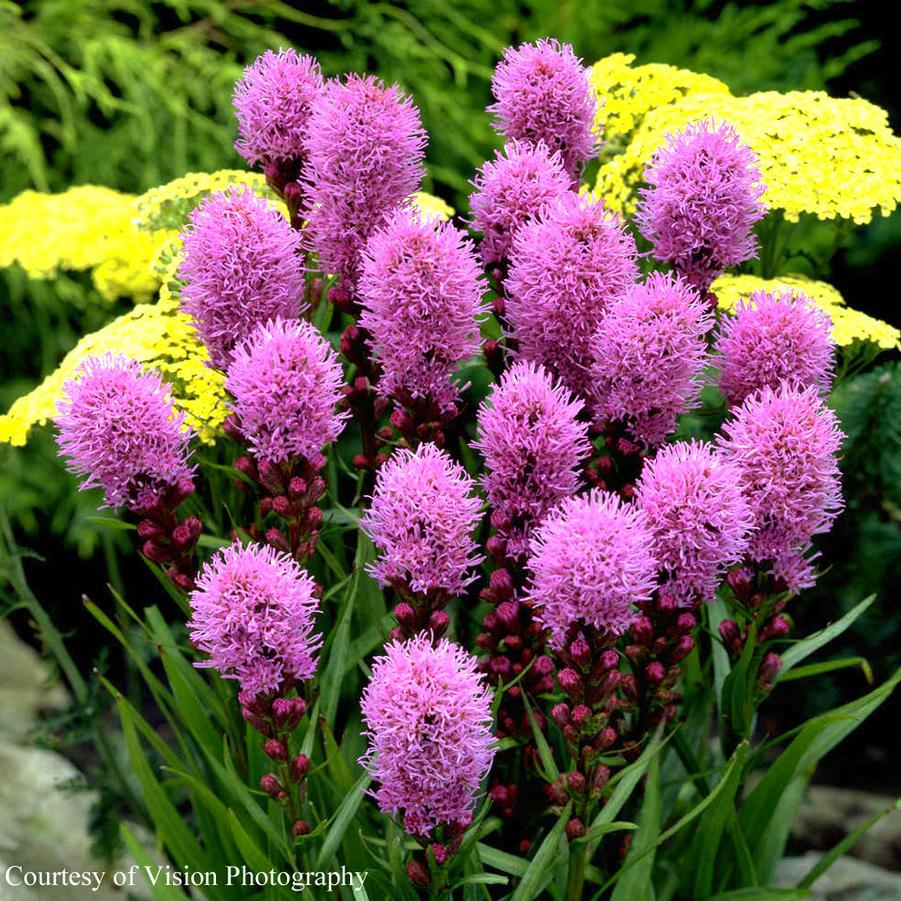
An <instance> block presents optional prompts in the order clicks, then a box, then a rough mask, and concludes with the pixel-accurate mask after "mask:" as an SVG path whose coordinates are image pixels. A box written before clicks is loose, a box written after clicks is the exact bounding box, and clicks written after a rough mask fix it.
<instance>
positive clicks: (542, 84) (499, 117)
mask: <svg viewBox="0 0 901 901" xmlns="http://www.w3.org/2000/svg"><path fill="white" fill-rule="evenodd" d="M491 93H492V94H493V95H494V98H495V103H494V104H492V105H491V106H489V107H488V112H490V113H494V115H495V118H496V122H495V128H496V129H497V131H499V132H500V133H501V134H502V135H504V136H505V137H508V138H517V139H519V140H522V141H528V142H529V143H530V144H537V143H538V142H539V141H543V142H544V144H546V145H547V147H548V148H550V150H552V151H554V150H557V151H559V152H560V156H561V158H562V161H563V166H564V168H565V169H566V171H567V172H568V173H569V176H570V178H571V179H572V180H575V179H576V178H577V177H578V174H579V171H580V169H581V167H582V165H583V164H584V163H585V162H587V161H588V160H590V159H591V158H592V157H594V156H596V155H597V152H598V132H597V129H596V127H595V115H596V113H597V108H598V100H597V97H596V96H595V94H594V89H593V88H592V86H591V81H590V79H589V77H588V70H587V69H586V68H585V66H583V65H582V60H580V59H579V58H578V57H577V56H576V55H575V53H574V52H573V48H572V46H571V45H570V44H561V43H559V42H558V41H555V40H553V39H552V38H551V39H546V40H540V41H536V42H535V43H534V44H521V45H520V46H519V47H508V48H507V51H506V52H505V53H504V58H503V59H502V60H501V62H500V63H498V66H497V68H496V69H495V72H494V78H493V79H492V80H491Z"/></svg>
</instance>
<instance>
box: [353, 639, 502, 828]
mask: <svg viewBox="0 0 901 901" xmlns="http://www.w3.org/2000/svg"><path fill="white" fill-rule="evenodd" d="M477 665H478V664H477V661H476V658H475V657H473V656H472V655H471V654H469V653H467V652H466V651H465V650H464V649H463V648H461V647H460V646H459V645H457V644H454V643H453V642H450V641H444V640H443V641H439V642H437V643H436V644H433V643H432V641H431V639H430V638H429V637H427V636H422V635H420V636H416V637H414V638H412V639H410V640H409V641H405V642H399V641H393V642H391V643H390V644H388V645H387V646H386V647H385V653H384V655H383V656H381V657H377V658H376V659H375V661H374V663H373V666H372V679H371V680H370V682H369V685H367V686H366V688H365V689H364V691H363V698H362V701H361V704H360V708H361V710H362V713H363V722H364V724H365V731H364V735H365V736H366V738H367V739H368V743H369V747H368V749H367V752H366V754H365V755H364V756H363V757H362V758H361V760H360V763H361V764H363V766H365V767H366V769H368V770H369V772H370V773H371V774H372V776H373V778H374V779H375V780H376V781H377V782H378V783H379V785H378V789H377V790H376V794H375V797H376V800H377V801H378V805H379V808H380V809H381V810H383V811H385V812H386V813H390V814H392V815H395V816H396V815H397V814H399V813H401V812H402V813H403V821H404V829H405V830H406V831H407V832H408V833H409V834H410V835H416V836H428V835H429V833H430V832H431V831H432V829H434V828H435V827H436V826H445V825H449V826H465V825H468V823H469V821H470V819H471V817H472V806H473V802H474V800H475V796H476V793H477V792H478V790H479V784H480V783H481V781H482V779H483V778H484V777H485V775H486V774H487V773H488V770H489V768H490V767H491V762H492V760H493V759H494V754H495V743H494V738H493V735H492V732H491V721H492V717H491V694H490V692H489V691H488V688H487V686H486V684H485V681H484V677H483V676H482V675H480V674H479V672H478V670H477Z"/></svg>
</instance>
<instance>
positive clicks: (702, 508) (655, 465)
mask: <svg viewBox="0 0 901 901" xmlns="http://www.w3.org/2000/svg"><path fill="white" fill-rule="evenodd" d="M636 503H637V505H638V507H639V509H640V510H642V511H643V512H644V515H645V519H646V521H647V523H648V526H649V527H650V530H651V534H652V535H653V549H654V554H655V556H656V557H657V560H658V562H659V564H660V569H661V570H662V574H663V582H662V585H661V591H662V592H664V593H666V594H669V595H670V596H672V597H673V598H675V600H676V601H677V602H679V603H682V604H692V603H694V602H697V601H709V600H712V599H713V593H714V591H715V590H716V586H717V582H718V581H719V579H720V578H721V577H722V575H723V572H724V571H725V569H726V568H727V567H728V566H730V565H732V564H733V563H738V562H739V560H741V558H742V556H743V554H744V552H745V550H746V548H747V546H748V537H749V535H750V531H751V527H752V525H753V517H752V515H751V510H750V507H749V506H748V502H747V500H746V499H745V497H744V495H743V494H742V491H741V473H740V471H739V470H738V468H737V467H736V466H735V464H734V463H732V462H730V461H729V460H726V459H723V457H722V456H721V455H720V454H718V453H717V451H716V449H715V448H714V447H712V446H711V445H708V444H703V443H701V442H697V441H692V442H684V441H680V442H678V443H676V444H670V445H666V446H665V447H662V448H661V449H660V451H659V452H658V453H657V455H656V456H655V457H652V458H649V459H648V460H647V461H646V462H645V464H644V467H643V468H642V471H641V475H640V476H639V478H638V482H637V484H636Z"/></svg>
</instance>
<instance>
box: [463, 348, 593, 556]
mask: <svg viewBox="0 0 901 901" xmlns="http://www.w3.org/2000/svg"><path fill="white" fill-rule="evenodd" d="M581 409H582V402H581V401H580V400H577V399H575V398H573V396H572V395H571V394H570V392H569V391H568V390H567V389H566V388H565V387H563V386H562V385H559V384H556V383H555V382H554V380H553V379H552V378H551V376H550V375H549V374H548V373H547V372H546V371H545V370H544V369H543V368H542V367H541V366H536V365H535V364H533V363H523V362H519V363H514V364H513V366H511V367H510V369H508V370H507V371H506V372H505V373H504V374H503V376H502V377H501V380H500V382H499V383H498V384H497V385H496V386H495V387H494V390H493V391H492V393H491V395H490V397H489V399H488V400H487V401H486V402H485V403H483V404H482V406H481V407H480V408H479V439H478V441H476V442H474V443H473V447H475V448H477V449H478V450H479V451H481V453H482V455H483V456H484V457H485V465H486V467H487V469H488V473H487V475H486V476H484V484H485V490H486V492H487V494H488V502H489V503H490V504H491V507H492V508H493V510H494V517H493V519H494V520H495V521H497V520H501V521H503V522H504V523H505V524H504V525H502V526H499V527H498V534H500V535H502V536H503V537H504V538H506V540H507V554H508V555H509V556H510V557H514V558H518V557H522V556H524V555H525V554H526V552H527V550H528V546H529V536H530V534H531V530H532V527H533V525H535V524H537V523H538V522H539V521H540V520H541V518H542V517H543V516H544V515H545V514H546V513H547V512H548V511H549V510H550V509H551V508H552V507H553V506H554V505H555V504H556V503H557V502H558V501H559V500H561V498H564V497H569V496H570V495H573V494H575V493H576V491H577V489H578V488H579V484H580V481H581V480H580V478H579V466H580V464H581V463H582V461H583V460H584V459H585V458H586V457H587V456H588V454H589V453H590V451H591V445H590V443H589V441H588V426H587V424H586V423H584V422H580V421H579V419H578V415H579V412H580V410H581Z"/></svg>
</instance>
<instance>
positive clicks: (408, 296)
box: [359, 209, 485, 408]
mask: <svg viewBox="0 0 901 901" xmlns="http://www.w3.org/2000/svg"><path fill="white" fill-rule="evenodd" d="M484 290H485V282H484V279H483V278H482V275H481V272H480V269H479V264H478V261H477V259H476V254H475V249H474V248H473V245H472V241H471V240H470V239H469V238H467V237H466V236H465V235H464V234H463V232H461V231H460V230H459V229H457V228H455V227H454V226H453V225H451V224H450V223H449V222H436V221H434V220H429V219H427V218H425V217H423V216H420V215H418V214H417V213H416V212H415V211H413V210H410V209H400V210H398V211H397V212H396V213H395V214H394V216H393V217H392V218H391V219H390V220H389V222H388V223H387V225H385V227H384V228H382V229H380V230H379V231H377V232H376V233H375V234H374V235H373V236H372V237H371V238H370V239H369V242H368V244H367V245H366V250H365V252H364V255H363V267H362V276H361V278H360V283H359V295H360V301H361V304H362V307H363V311H362V313H361V315H360V319H359V322H360V326H361V327H362V328H364V329H367V330H368V331H369V332H370V334H371V340H370V343H371V345H372V349H373V351H374V353H375V356H376V358H377V359H378V360H379V361H380V362H381V364H382V369H383V373H382V376H381V378H380V379H379V390H380V391H381V392H382V393H383V394H384V395H386V396H395V397H401V398H417V399H418V398H430V399H432V400H433V401H435V402H436V403H437V404H438V406H439V407H444V408H446V407H449V406H450V405H452V404H453V402H454V400H456V398H457V395H458V393H459V392H458V390H457V388H455V387H454V386H453V385H452V383H451V377H452V375H453V374H454V371H455V370H456V368H457V364H458V363H460V362H461V361H463V360H466V359H468V358H469V357H471V356H472V355H473V354H474V353H475V352H476V351H477V350H478V349H479V324H478V318H479V315H480V314H481V313H482V311H483V309H484V306H483V303H482V293H483V292H484Z"/></svg>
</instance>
